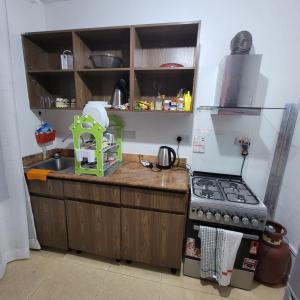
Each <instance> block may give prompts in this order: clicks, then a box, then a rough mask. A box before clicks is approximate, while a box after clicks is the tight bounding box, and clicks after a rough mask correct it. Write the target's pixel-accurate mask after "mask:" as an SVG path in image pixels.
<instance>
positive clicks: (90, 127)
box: [70, 115, 124, 177]
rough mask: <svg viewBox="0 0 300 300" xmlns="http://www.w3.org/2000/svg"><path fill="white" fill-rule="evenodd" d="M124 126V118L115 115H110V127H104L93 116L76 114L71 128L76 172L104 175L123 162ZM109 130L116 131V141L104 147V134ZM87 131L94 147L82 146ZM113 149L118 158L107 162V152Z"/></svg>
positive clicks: (78, 173)
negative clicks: (105, 157)
mask: <svg viewBox="0 0 300 300" xmlns="http://www.w3.org/2000/svg"><path fill="white" fill-rule="evenodd" d="M123 128H124V124H123V122H122V120H121V119H120V118H118V117H117V116H113V115H112V116H109V127H108V128H107V129H105V128H104V127H102V126H101V125H100V124H99V123H98V122H96V121H95V120H94V118H92V117H91V116H88V115H83V116H74V121H73V123H72V125H71V126H70V130H71V131H72V134H73V143H74V152H75V155H74V156H75V159H74V161H75V174H77V175H80V174H89V175H96V176H99V177H101V176H104V173H105V172H106V171H108V169H110V168H111V167H112V166H115V165H116V164H117V163H118V162H121V161H122V136H123ZM109 131H114V136H115V141H114V143H113V144H112V145H106V146H105V147H103V135H104V133H105V132H109ZM87 133H88V134H90V136H91V137H93V140H94V142H93V147H92V148H86V147H83V148H81V136H82V135H84V134H87ZM111 151H113V152H114V153H116V159H115V160H114V161H110V162H106V163H105V160H104V156H105V155H106V154H105V153H107V152H111ZM83 161H85V163H83Z"/></svg>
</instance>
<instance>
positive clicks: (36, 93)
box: [27, 72, 76, 109]
mask: <svg viewBox="0 0 300 300" xmlns="http://www.w3.org/2000/svg"><path fill="white" fill-rule="evenodd" d="M27 77H28V92H29V99H30V104H31V108H43V106H42V105H41V97H50V98H52V99H55V97H60V98H68V99H73V98H75V83H74V74H73V72H58V73H56V72H53V73H52V72H41V73H39V72H33V73H31V72H29V73H28V74H27ZM50 108H51V107H50ZM53 108H55V107H53ZM72 109H76V108H72Z"/></svg>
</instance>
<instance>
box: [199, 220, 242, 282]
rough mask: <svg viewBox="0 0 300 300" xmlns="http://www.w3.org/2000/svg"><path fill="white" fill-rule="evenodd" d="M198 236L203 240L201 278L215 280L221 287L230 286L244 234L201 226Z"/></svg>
mask: <svg viewBox="0 0 300 300" xmlns="http://www.w3.org/2000/svg"><path fill="white" fill-rule="evenodd" d="M198 236H199V238H200V240H201V263H200V276H201V278H215V279H216V280H217V282H218V283H219V285H222V286H227V285H229V284H230V279H231V274H232V271H233V266H234V262H235V259H236V254H237V251H238V248H239V246H240V243H241V240H242V237H243V234H242V233H240V232H236V231H230V230H225V229H219V228H213V227H208V226H200V228H199V235H198Z"/></svg>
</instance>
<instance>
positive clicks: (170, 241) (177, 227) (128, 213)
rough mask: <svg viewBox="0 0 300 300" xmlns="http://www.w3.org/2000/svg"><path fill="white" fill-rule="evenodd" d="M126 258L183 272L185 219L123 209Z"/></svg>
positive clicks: (123, 242) (124, 255) (181, 216)
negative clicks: (181, 269)
mask: <svg viewBox="0 0 300 300" xmlns="http://www.w3.org/2000/svg"><path fill="white" fill-rule="evenodd" d="M121 210H122V217H121V218H122V249H121V252H122V258H124V259H129V260H133V261H137V262H143V263H149V264H153V265H157V266H163V267H169V268H175V269H180V265H181V258H182V243H183V236H184V225H185V217H184V215H177V214H170V213H162V212H155V211H146V210H140V209H130V208H122V209H121Z"/></svg>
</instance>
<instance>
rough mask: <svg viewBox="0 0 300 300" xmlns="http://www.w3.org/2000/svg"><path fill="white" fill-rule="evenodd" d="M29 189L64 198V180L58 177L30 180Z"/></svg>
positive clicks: (33, 191)
mask: <svg viewBox="0 0 300 300" xmlns="http://www.w3.org/2000/svg"><path fill="white" fill-rule="evenodd" d="M27 185H28V190H29V192H30V193H31V194H37V195H43V196H49V197H53V198H63V182H62V180H58V179H50V178H49V179H47V180H46V181H39V180H28V181H27Z"/></svg>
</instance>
